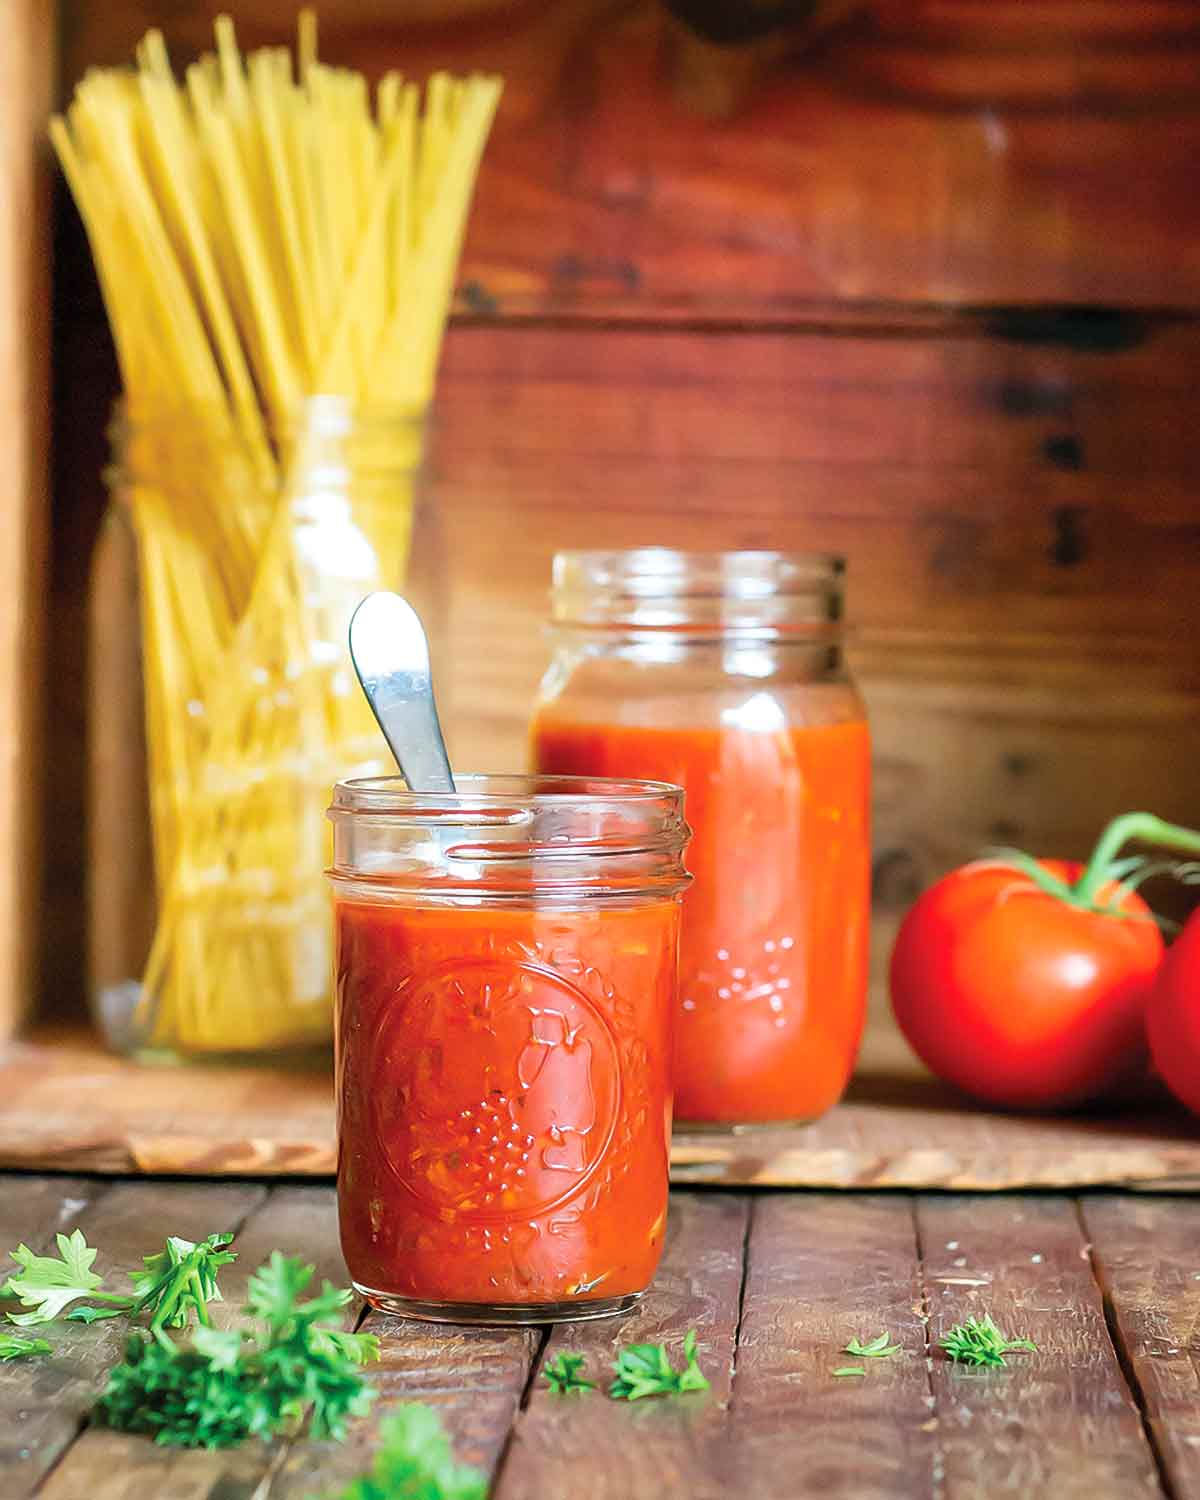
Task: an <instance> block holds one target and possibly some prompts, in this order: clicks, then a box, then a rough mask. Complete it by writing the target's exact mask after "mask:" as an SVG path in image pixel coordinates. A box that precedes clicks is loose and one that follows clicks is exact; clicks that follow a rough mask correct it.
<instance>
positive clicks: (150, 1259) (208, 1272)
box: [130, 1234, 237, 1329]
mask: <svg viewBox="0 0 1200 1500" xmlns="http://www.w3.org/2000/svg"><path fill="white" fill-rule="evenodd" d="M232 1239H233V1235H231V1234H210V1235H209V1236H208V1237H207V1239H203V1240H201V1241H200V1242H199V1244H193V1242H192V1241H191V1240H183V1239H179V1238H178V1236H176V1235H171V1236H170V1238H169V1239H168V1240H167V1243H166V1245H165V1247H164V1248H163V1249H162V1250H160V1251H159V1252H158V1254H157V1255H144V1256H143V1257H142V1264H143V1265H144V1266H145V1270H143V1271H134V1272H132V1273H131V1275H130V1280H131V1281H132V1282H133V1287H134V1299H133V1303H132V1306H131V1307H130V1312H131V1313H140V1312H145V1311H149V1312H150V1314H151V1319H150V1327H151V1329H159V1328H184V1327H186V1326H187V1323H188V1315H189V1314H190V1313H194V1314H195V1317H196V1321H197V1322H198V1323H200V1324H201V1325H205V1324H208V1323H209V1322H210V1321H211V1320H210V1318H209V1315H208V1304H209V1303H210V1302H220V1301H221V1291H220V1288H219V1287H218V1286H217V1272H218V1271H219V1270H220V1269H221V1267H222V1266H227V1265H230V1264H231V1263H232V1262H233V1261H235V1260H236V1259H237V1251H236V1250H228V1249H226V1246H227V1245H228V1244H229V1242H230V1241H231V1240H232Z"/></svg>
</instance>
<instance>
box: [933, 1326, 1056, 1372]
mask: <svg viewBox="0 0 1200 1500" xmlns="http://www.w3.org/2000/svg"><path fill="white" fill-rule="evenodd" d="M939 1342H940V1346H941V1348H943V1349H944V1350H945V1351H946V1354H947V1356H948V1357H949V1358H950V1359H954V1360H957V1361H958V1362H959V1363H960V1364H964V1365H992V1366H995V1365H1003V1364H1004V1363H1005V1359H1004V1356H1005V1355H1006V1354H1009V1353H1011V1352H1012V1351H1013V1350H1022V1349H1024V1350H1032V1351H1033V1352H1034V1353H1036V1352H1037V1345H1036V1344H1035V1343H1034V1342H1033V1341H1032V1340H1031V1339H1010V1338H1006V1337H1005V1335H1004V1334H1002V1333H1001V1332H1000V1330H999V1329H998V1328H997V1327H996V1325H995V1323H993V1322H992V1320H991V1318H990V1317H989V1316H988V1315H987V1314H986V1313H985V1314H984V1316H983V1317H982V1318H968V1319H967V1320H966V1322H965V1323H958V1324H956V1325H955V1326H954V1327H953V1328H951V1329H950V1330H949V1332H948V1333H947V1334H946V1335H945V1336H944V1337H943V1338H942V1339H941V1340H940V1341H939Z"/></svg>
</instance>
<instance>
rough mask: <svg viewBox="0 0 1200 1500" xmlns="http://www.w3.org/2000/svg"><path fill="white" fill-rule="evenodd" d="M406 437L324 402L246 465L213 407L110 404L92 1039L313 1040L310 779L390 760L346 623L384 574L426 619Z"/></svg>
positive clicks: (318, 938)
mask: <svg viewBox="0 0 1200 1500" xmlns="http://www.w3.org/2000/svg"><path fill="white" fill-rule="evenodd" d="M424 431H425V423H424V417H423V414H422V413H413V412H410V411H407V410H405V409H402V408H395V409H393V408H389V407H382V406H379V407H361V406H356V405H354V404H353V403H351V402H348V401H346V400H344V399H343V398H341V397H337V396H320V397H312V398H310V399H309V400H307V401H306V402H304V403H302V405H301V406H299V407H298V408H297V410H296V412H295V413H294V415H293V417H292V419H291V420H289V421H288V422H287V423H285V424H281V425H280V426H279V427H278V428H276V429H275V430H273V431H272V433H271V435H270V436H271V441H270V443H269V445H268V446H267V447H265V448H264V447H262V446H261V445H258V444H255V443H252V442H250V441H248V440H247V438H246V435H245V434H244V433H242V432H240V431H239V429H238V428H237V426H236V425H235V424H233V423H232V422H231V421H230V420H229V418H228V414H227V413H225V412H223V411H222V410H221V409H220V408H219V407H181V408H168V409H159V408H157V407H155V408H144V407H143V408H138V409H136V410H135V409H133V408H131V407H129V406H128V405H125V406H122V407H121V408H120V410H119V411H118V413H117V416H116V418H115V420H114V422H113V426H112V439H113V463H112V466H111V468H110V470H109V475H108V477H109V481H110V483H111V485H112V488H113V496H114V503H113V505H112V506H111V507H110V512H109V517H108V522H107V524H106V526H105V528H104V530H103V532H102V535H101V539H100V542H99V544H98V548H97V552H96V556H95V559H94V564H93V588H92V598H91V615H92V620H91V623H92V632H91V634H92V652H91V700H92V713H91V716H90V725H89V729H90V742H89V766H90V776H91V797H90V806H89V822H90V827H89V844H90V854H91V859H90V871H89V878H90V884H89V948H90V954H89V959H90V962H89V975H90V989H91V994H92V1001H93V1006H94V1009H95V1014H96V1018H97V1021H98V1023H99V1026H100V1029H101V1031H102V1033H103V1035H104V1037H105V1039H106V1040H107V1041H108V1042H109V1044H110V1045H112V1046H114V1047H116V1048H118V1049H120V1050H124V1051H132V1052H137V1053H153V1054H154V1055H155V1056H159V1057H162V1056H171V1057H176V1058H187V1057H211V1056H214V1055H229V1056H239V1055H240V1056H261V1055H263V1054H265V1053H283V1052H288V1053H295V1052H297V1051H302V1050H305V1049H309V1048H314V1047H317V1048H320V1047H323V1048H325V1049H326V1050H327V1049H328V1047H329V1044H330V1041H331V1039H332V1034H333V996H332V984H331V975H332V963H331V953H332V940H333V934H332V926H331V923H330V917H329V902H328V893H327V891H326V889H325V878H324V871H325V867H326V865H327V863H328V860H329V825H328V824H327V822H326V821H325V807H326V804H327V802H328V799H329V788H330V787H331V786H332V785H333V783H334V781H335V780H336V779H337V778H338V777H339V776H344V775H346V774H348V773H350V774H357V775H370V774H373V773H381V772H383V771H385V770H386V769H387V768H388V766H389V764H390V757H389V756H388V753H387V747H386V746H385V744H384V743H383V740H382V738H381V737H380V734H379V731H378V728H377V726H376V724H375V722H374V719H373V718H372V716H371V713H370V710H369V708H368V707H367V704H366V702H365V701H364V699H363V696H362V694H361V693H360V692H359V690H358V685H357V683H356V682H355V681H354V674H353V671H352V669H351V667H350V663H349V660H348V658H347V656H346V645H345V642H346V630H347V626H348V623H349V620H350V616H351V614H352V613H353V611H354V607H355V605H356V604H357V603H358V602H359V600H360V599H361V598H362V597H363V595H364V594H367V593H370V592H371V591H372V590H373V589H378V588H394V587H396V586H398V585H399V584H400V583H401V582H403V583H404V586H405V589H406V591H407V592H408V593H409V594H410V595H411V596H413V597H414V598H416V599H417V600H418V601H419V603H420V604H421V607H422V610H423V613H424V615H425V617H426V618H427V619H430V618H431V617H432V618H433V620H434V621H435V623H436V620H437V617H438V615H439V613H440V610H439V608H438V601H437V599H436V598H435V597H434V596H435V593H436V580H437V579H438V578H440V576H441V569H440V567H439V557H438V553H439V550H440V549H439V545H438V538H439V533H438V527H437V525H436V515H435V513H434V512H433V511H432V510H431V508H430V507H429V506H428V505H427V503H426V499H425V495H424V489H423V486H422V485H421V484H420V466H421V455H422V448H423V441H424ZM429 584H433V588H430V587H428V585H429Z"/></svg>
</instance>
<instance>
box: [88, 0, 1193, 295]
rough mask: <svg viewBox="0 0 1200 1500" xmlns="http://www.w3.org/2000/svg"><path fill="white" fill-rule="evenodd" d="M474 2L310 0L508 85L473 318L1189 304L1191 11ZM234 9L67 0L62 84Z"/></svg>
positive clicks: (185, 40)
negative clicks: (701, 8) (759, 42)
mask: <svg viewBox="0 0 1200 1500" xmlns="http://www.w3.org/2000/svg"><path fill="white" fill-rule="evenodd" d="M477 9H478V6H476V5H475V4H473V3H470V4H464V3H462V0H446V3H442V4H440V5H436V6H433V7H423V8H422V12H421V13H420V14H415V13H413V12H412V10H411V9H410V8H406V10H405V11H404V12H403V13H401V12H399V11H397V10H395V9H394V8H393V9H381V8H380V7H379V6H378V5H375V4H368V3H365V0H330V3H328V4H326V5H324V6H323V7H322V11H321V25H322V35H323V46H324V50H325V51H326V53H327V55H328V56H330V57H331V58H335V59H336V60H337V61H339V62H343V63H349V64H353V65H356V66H360V67H363V68H365V69H366V70H367V71H368V72H369V73H372V74H374V73H377V72H378V71H379V70H380V69H382V68H383V67H387V66H399V67H401V68H402V69H403V70H404V71H405V72H406V73H408V74H417V75H420V74H423V73H425V72H427V71H429V69H430V67H431V66H434V65H441V66H451V67H456V68H471V67H484V68H489V69H496V70H498V71H500V72H502V73H503V74H504V75H505V77H506V79H507V90H506V95H505V99H504V103H503V105H502V108H501V113H500V118H499V120H498V122H497V127H496V131H495V135H494V138H493V140H492V143H491V145H490V147H489V150H488V154H487V157H486V159H485V161H484V167H483V174H482V178H481V181H480V188H479V195H478V205H477V209H476V212H475V214H474V216H473V219H472V224H471V233H470V239H469V243H468V248H467V257H466V261H465V264H464V270H463V278H462V280H463V287H464V302H465V304H466V305H467V306H468V307H470V308H472V309H475V310H478V311H484V312H486V313H488V314H489V315H490V314H495V313H497V312H499V313H500V314H502V315H512V314H530V313H534V314H537V315H546V314H548V313H549V314H554V315H566V316H571V317H579V316H582V317H592V316H603V317H613V316H618V317H627V318H645V317H656V318H661V317H664V316H672V315H676V316H678V315H683V316H692V317H695V316H701V317H705V316H707V317H723V318H741V319H746V318H752V319H763V318H776V319H787V318H792V319H795V318H802V317H804V316H807V315H811V309H812V305H813V304H814V303H816V304H823V305H829V304H831V303H834V302H838V301H857V302H860V303H869V302H877V301H885V300H890V301H896V302H906V303H953V302H974V303H977V304H982V303H1023V304H1029V303H1037V302H1058V303H1093V304H1096V303H1112V304H1125V305H1128V304H1131V303H1132V304H1141V305H1149V306H1152V307H1162V306H1170V305H1175V306H1185V305H1186V306H1193V307H1194V306H1196V305H1197V300H1198V298H1200V252H1198V250H1197V238H1196V234H1195V208H1194V203H1195V194H1194V171H1193V163H1194V160H1195V156H1196V151H1197V146H1198V145H1200V109H1198V107H1197V99H1198V98H1200V90H1198V88H1197V82H1198V80H1200V36H1198V28H1197V25H1196V21H1195V17H1194V15H1193V14H1192V8H1191V6H1190V5H1188V4H1186V3H1185V4H1179V3H1175V4H1167V5H1146V4H1138V5H1129V4H1127V3H1120V4H1113V3H1109V0H1104V3H1099V4H1097V3H1095V0H1092V3H1090V4H1089V3H1078V4H1075V5H1073V6H1065V5H1063V4H1053V5H1049V6H1048V5H1046V4H1044V3H1042V0H1036V3H1026V4H1024V5H1021V6H1006V7H1004V8H1003V9H1004V11H1005V14H1004V16H1003V17H1002V18H1000V19H999V20H997V21H993V20H992V18H991V12H992V11H993V10H994V9H995V7H994V6H988V7H985V8H983V12H982V13H981V8H980V7H979V6H978V5H977V4H971V3H969V0H957V3H955V0H951V3H945V0H943V3H941V4H937V5H916V6H914V5H910V4H905V5H902V6H896V5H893V4H891V3H889V0H871V3H869V4H866V5H856V6H850V5H844V6H842V7H840V9H841V10H843V11H860V12H863V15H862V18H861V20H859V21H858V23H857V24H851V25H848V26H846V27H845V28H843V29H841V30H837V31H835V32H833V33H832V34H830V35H827V36H826V37H825V38H824V40H823V43H822V45H821V46H819V47H816V48H814V47H812V46H811V45H810V37H809V34H808V28H807V25H806V24H805V23H806V21H807V16H808V13H809V12H810V11H811V9H812V7H809V6H802V7H792V8H790V9H791V10H792V11H794V12H796V13H798V14H799V17H800V18H798V19H797V21H796V23H795V26H794V29H792V30H785V31H783V32H781V33H780V34H779V35H778V36H768V37H767V38H766V39H765V45H764V46H763V47H762V48H760V49H755V48H745V47H743V48H737V47H724V48H722V47H707V48H705V47H703V46H698V45H697V43H696V39H695V37H694V35H693V34H692V33H690V32H689V31H688V30H687V29H686V28H684V27H682V26H680V25H679V24H678V23H677V22H675V21H674V20H673V19H672V18H671V17H670V16H669V15H667V13H666V10H665V8H664V7H662V6H659V5H656V4H653V3H652V0H636V3H631V4H626V5H622V6H621V7H619V8H617V9H614V8H613V7H612V6H610V5H606V4H604V3H603V0H560V3H558V4H555V5H545V4H519V5H503V6H496V5H493V6H489V7H486V8H485V10H486V12H487V13H485V14H483V15H478V16H476V17H474V18H472V17H471V16H470V15H469V14H468V13H469V12H470V11H475V10H477ZM219 10H220V4H219V0H205V3H202V4H194V5H188V6H185V7H176V8H174V9H173V10H171V11H170V12H168V13H167V14H165V15H164V12H163V8H162V6H161V5H156V4H154V3H152V0H119V3H114V4H110V5H108V6H106V7H104V9H103V12H102V13H101V12H100V11H98V10H97V9H96V8H95V7H91V6H88V5H86V4H83V3H81V0H75V3H72V4H69V5H68V6H67V7H66V25H65V35H66V39H67V44H66V51H65V58H64V75H65V77H66V78H67V79H68V80H72V81H73V80H74V79H75V78H77V77H78V76H79V75H80V74H81V73H82V72H83V70H84V68H85V67H86V66H88V65H89V64H93V63H100V62H106V63H125V62H126V61H127V60H128V58H129V57H130V55H131V53H132V50H133V46H134V44H135V42H136V41H137V39H138V38H139V37H140V35H141V33H142V32H143V31H144V30H145V29H146V27H147V26H150V25H163V26H164V27H165V29H166V31H167V38H168V41H169V42H170V43H171V44H172V47H173V49H174V51H175V52H176V54H177V55H178V56H180V57H181V58H186V56H187V55H188V54H189V53H191V52H193V51H195V50H196V49H198V48H201V47H205V46H209V45H211V36H212V19H213V17H214V15H215V14H217V13H218V12H219ZM1116 11H1124V12H1125V13H1126V14H1125V17H1124V21H1123V23H1121V24H1114V22H1113V20H1112V17H1113V14H1114V12H1116ZM1031 12H1032V13H1033V18H1032V19H1029V13H1031ZM1022 13H1025V17H1024V19H1023V18H1022ZM439 20H440V24H439ZM238 23H239V31H240V34H241V36H242V38H243V41H244V42H245V43H246V44H251V43H254V42H259V41H267V40H270V41H276V40H282V39H284V38H286V37H288V36H289V35H290V33H291V31H292V26H293V20H292V14H291V13H290V12H288V13H287V14H286V15H283V14H280V12H279V9H278V7H277V6H275V5H274V4H272V3H271V0H246V3H244V4H243V5H241V6H239V11H238Z"/></svg>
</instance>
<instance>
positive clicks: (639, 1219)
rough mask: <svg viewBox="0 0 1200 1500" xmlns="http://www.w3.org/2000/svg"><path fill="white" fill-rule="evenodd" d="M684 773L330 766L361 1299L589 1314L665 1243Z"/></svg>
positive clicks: (345, 1179)
mask: <svg viewBox="0 0 1200 1500" xmlns="http://www.w3.org/2000/svg"><path fill="white" fill-rule="evenodd" d="M682 804H683V794H682V792H681V791H680V790H679V788H678V787H672V786H665V785H660V784H658V783H654V782H642V781H615V780H611V781H603V780H594V779H581V778H575V777H544V776H533V777H526V776H461V777H459V778H458V790H457V792H456V793H454V794H451V795H447V794H443V793H416V792H410V791H408V790H407V789H406V788H405V785H404V783H403V782H402V781H400V780H398V779H396V778H368V779H364V780H359V781H347V782H341V783H339V785H338V787H337V789H336V791H335V793H334V799H333V806H332V807H331V808H330V818H331V820H332V822H333V826H334V857H333V866H332V869H331V871H330V877H331V880H332V883H333V889H334V912H335V930H336V962H337V1023H336V1058H337V1104H338V1217H339V1222H340V1226H341V1238H342V1250H343V1253H344V1255H345V1257H346V1264H347V1266H348V1267H349V1270H350V1275H351V1277H352V1279H353V1281H354V1284H355V1286H356V1287H357V1289H358V1290H359V1292H361V1294H362V1295H363V1296H364V1297H365V1298H366V1299H367V1300H368V1301H369V1302H370V1303H372V1305H374V1306H376V1307H384V1308H387V1309H390V1310H392V1311H396V1312H400V1313H404V1314H406V1315H408V1316H411V1317H423V1318H434V1319H439V1318H444V1319H447V1320H449V1321H452V1322H476V1323H536V1322H545V1321H551V1320H557V1319H562V1318H596V1317H602V1316H604V1315H606V1314H609V1313H615V1312H621V1311H623V1310H625V1309H626V1308H628V1307H630V1306H632V1305H633V1304H634V1303H635V1302H636V1301H637V1300H638V1298H639V1297H640V1296H641V1294H642V1292H643V1291H644V1290H645V1288H646V1287H647V1285H648V1284H649V1282H650V1280H651V1278H652V1277H653V1275H654V1272H655V1268H656V1267H657V1265H658V1261H659V1257H660V1255H661V1253H662V1246H663V1232H664V1227H665V1224H666V1212H667V1171H668V1155H669V1147H670V1130H671V1084H670V1068H671V1056H672V1026H673V1019H674V1009H675V1006H674V998H675V983H676V961H677V948H678V925H679V896H680V893H681V892H682V890H683V888H684V885H685V884H686V882H687V878H688V877H687V875H686V873H685V871H684V868H683V863H682V851H683V846H684V843H685V841H686V839H687V834H688V830H687V827H686V825H685V824H684V821H683V812H682Z"/></svg>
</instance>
